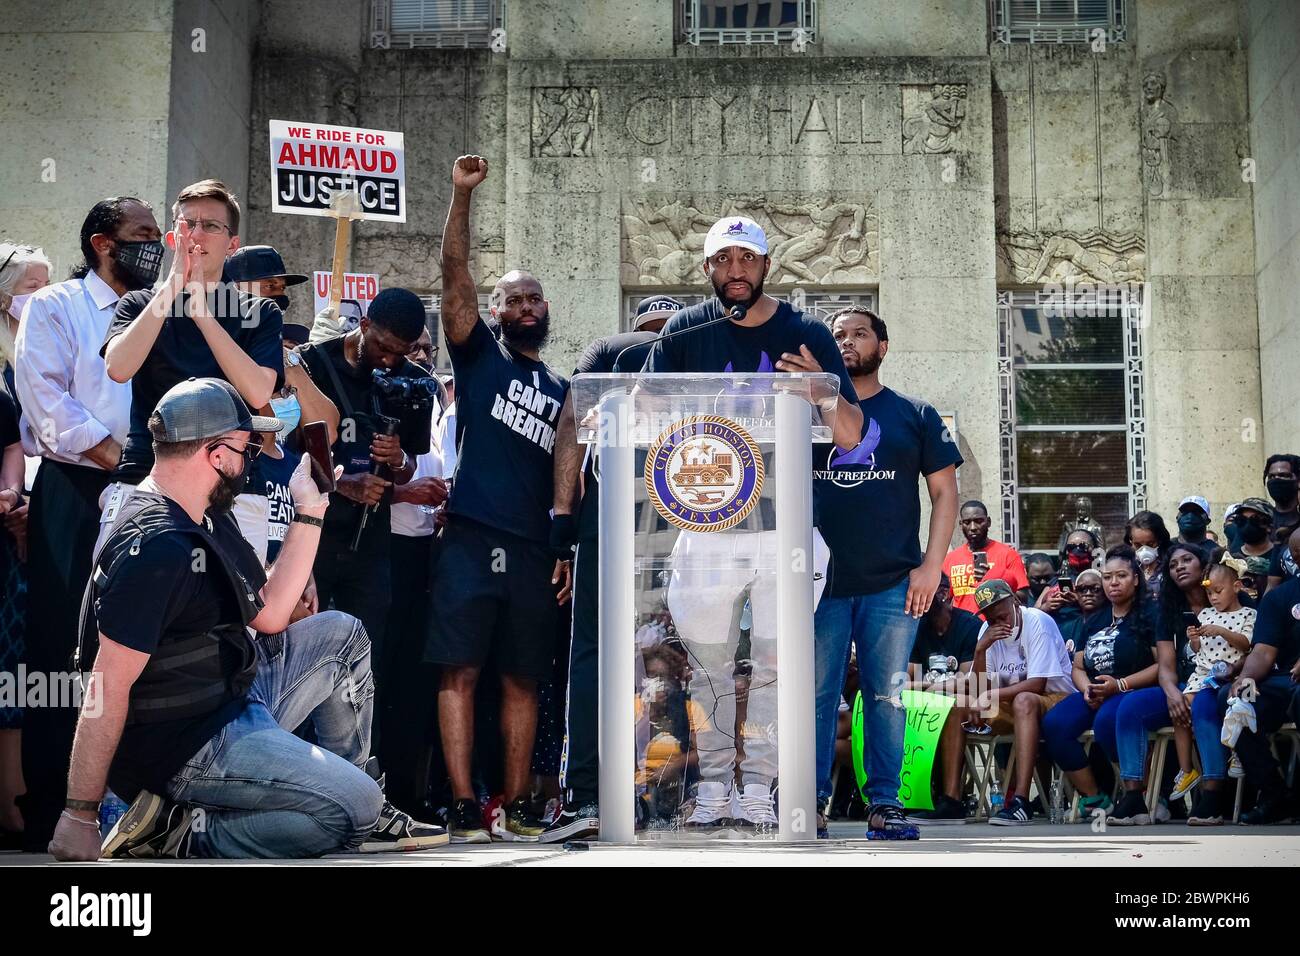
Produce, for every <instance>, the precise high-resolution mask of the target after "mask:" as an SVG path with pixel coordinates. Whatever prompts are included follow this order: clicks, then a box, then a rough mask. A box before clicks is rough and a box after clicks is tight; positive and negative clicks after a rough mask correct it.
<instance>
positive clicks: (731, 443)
mask: <svg viewBox="0 0 1300 956" xmlns="http://www.w3.org/2000/svg"><path fill="white" fill-rule="evenodd" d="M571 388H572V394H573V405H574V413H575V415H576V417H577V430H578V440H579V441H580V442H582V443H584V444H588V445H590V446H592V450H593V451H594V453H595V455H596V468H597V472H598V474H599V477H600V617H599V622H600V624H599V626H600V671H599V673H600V687H599V709H600V713H599V717H600V742H599V755H600V837H601V839H602V840H603V841H608V842H615V843H631V842H633V841H634V840H637V839H644V840H650V839H659V840H663V839H674V838H681V839H694V838H698V837H710V836H714V837H716V836H722V837H727V836H735V837H738V838H751V837H756V836H757V837H769V838H773V839H780V840H783V841H799V840H813V839H816V781H815V779H814V777H815V773H816V771H815V767H816V753H815V708H814V677H813V626H812V625H813V607H814V603H815V599H814V593H815V589H816V590H817V591H819V590H820V588H821V587H822V586H823V585H824V583H825V571H826V554H825V548H824V546H821V544H820V538H818V539H817V543H818V548H817V549H816V550H815V549H814V536H813V528H812V443H813V442H827V441H830V440H831V429H832V426H833V424H834V411H835V404H836V396H837V395H838V392H839V380H838V378H836V377H835V376H834V375H831V374H829V373H816V374H811V373H798V374H790V373H780V374H767V373H761V374H760V373H755V374H741V375H730V374H726V375H724V374H651V373H638V374H609V375H577V376H575V377H574V379H573V381H572V383H571ZM778 662H779V664H780V669H779V670H780V679H779V680H778V679H777V672H778V671H777V664H778ZM778 729H779V732H778ZM723 790H729V791H732V793H733V800H732V802H731V804H730V805H729V808H728V812H727V813H726V814H725V815H724V818H723V820H722V821H715V822H714V823H712V824H711V825H702V822H701V821H702V820H704V819H706V818H708V817H710V815H713V816H716V815H717V812H718V794H719V793H720V792H721V791H723ZM767 793H771V794H774V795H775V800H774V801H773V800H766V801H765V800H764V795H765V794H767ZM765 805H766V812H764V811H765ZM773 811H775V814H776V815H775V817H773V816H772V815H771V814H772V812H773Z"/></svg>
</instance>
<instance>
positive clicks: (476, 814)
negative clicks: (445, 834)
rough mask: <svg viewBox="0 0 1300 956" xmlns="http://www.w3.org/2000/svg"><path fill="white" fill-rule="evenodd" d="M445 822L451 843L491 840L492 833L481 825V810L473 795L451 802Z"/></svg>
mask: <svg viewBox="0 0 1300 956" xmlns="http://www.w3.org/2000/svg"><path fill="white" fill-rule="evenodd" d="M447 823H448V827H447V829H448V830H450V831H451V834H450V836H451V842H452V843H491V842H492V835H491V834H490V833H488V831H487V827H485V826H483V811H482V809H481V808H480V807H479V805H478V801H477V800H475V799H474V798H473V797H466V798H464V799H463V800H457V801H455V802H454V803H452V805H451V812H450V813H449V814H447Z"/></svg>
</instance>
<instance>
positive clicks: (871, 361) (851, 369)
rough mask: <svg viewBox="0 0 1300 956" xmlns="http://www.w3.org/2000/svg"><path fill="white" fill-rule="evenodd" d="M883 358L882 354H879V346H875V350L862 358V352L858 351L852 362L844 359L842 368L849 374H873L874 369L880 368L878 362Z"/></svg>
mask: <svg viewBox="0 0 1300 956" xmlns="http://www.w3.org/2000/svg"><path fill="white" fill-rule="evenodd" d="M883 360H884V356H883V355H881V354H880V348H879V347H877V348H876V351H875V352H873V353H872V354H871V355H868V356H867V357H866V358H863V357H862V353H860V352H859V353H858V357H857V358H856V359H854V360H853V361H852V362H850V361H849V360H848V359H845V360H844V369H845V371H847V372H848V373H849V375H873V374H875V371H876V369H878V368H880V363H881V362H882V361H883Z"/></svg>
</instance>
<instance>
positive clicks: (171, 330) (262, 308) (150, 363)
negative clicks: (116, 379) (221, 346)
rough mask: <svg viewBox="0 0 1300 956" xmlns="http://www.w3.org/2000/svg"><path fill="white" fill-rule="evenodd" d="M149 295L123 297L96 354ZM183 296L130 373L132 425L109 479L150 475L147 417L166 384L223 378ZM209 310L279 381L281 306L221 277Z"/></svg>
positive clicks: (131, 479)
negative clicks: (184, 309) (186, 312)
mask: <svg viewBox="0 0 1300 956" xmlns="http://www.w3.org/2000/svg"><path fill="white" fill-rule="evenodd" d="M153 296H154V291H153V290H152V289H139V290H137V291H135V292H128V293H127V294H126V295H124V296H122V298H121V300H119V301H118V303H117V312H116V313H115V314H114V316H113V321H112V323H111V324H110V325H109V327H108V334H107V335H106V336H105V337H104V344H103V345H102V346H101V347H100V350H99V351H100V354H101V355H103V354H104V353H105V352H106V351H107V349H108V344H109V343H110V342H112V341H113V339H115V338H117V336H119V335H121V334H122V333H123V332H125V331H126V330H127V328H129V327H130V325H131V323H132V322H134V321H135V320H136V318H137V317H138V316H139V315H140V313H141V312H143V311H144V308H145V306H147V305H148V304H149V300H150V299H152V298H153ZM188 298H189V295H188V293H182V294H181V296H180V297H179V298H178V299H177V301H176V303H175V305H174V306H173V315H169V316H168V317H167V319H166V320H165V321H164V322H163V326H162V328H161V329H160V330H159V332H158V338H157V339H155V340H154V344H153V348H152V349H150V350H149V355H148V356H147V357H146V358H145V360H144V364H143V365H141V366H140V370H139V371H138V372H136V373H135V375H133V376H132V377H131V424H130V428H129V429H128V431H127V436H126V444H124V445H123V446H122V460H121V462H119V463H118V466H117V470H116V471H114V473H113V480H114V481H123V482H126V483H127V484H129V485H135V484H139V483H140V482H141V481H142V480H143V479H144V477H145V475H147V474H149V470H150V469H151V468H152V467H153V438H152V437H151V436H150V434H149V416H150V415H152V414H153V411H154V409H155V408H157V407H158V400H159V399H160V398H162V397H163V395H164V394H166V392H167V391H168V390H169V389H171V388H172V387H173V386H175V385H179V384H180V383H181V382H183V381H185V380H186V379H188V378H220V379H224V378H225V377H226V373H225V372H223V371H222V370H221V366H220V365H219V364H218V363H217V357H216V356H215V355H213V354H212V348H211V347H210V346H209V345H208V341H207V339H205V338H204V337H203V332H202V330H200V328H199V327H198V325H196V324H195V323H194V320H193V319H191V318H190V317H189V316H188V315H184V314H183V313H182V311H181V309H182V307H183V305H185V304H187V302H188ZM208 309H209V311H210V312H211V313H212V315H213V316H215V317H216V319H217V321H218V322H219V323H220V325H221V327H222V328H223V329H224V330H225V331H226V333H227V334H228V335H229V336H230V337H231V338H232V339H234V341H235V344H236V345H238V346H239V347H240V348H241V349H243V350H244V353H245V354H247V355H248V357H249V358H251V359H252V360H253V361H254V362H256V363H257V364H258V365H260V366H262V367H263V368H269V369H273V370H274V371H275V387H276V388H279V387H280V386H281V385H283V384H284V364H283V355H282V352H281V345H280V327H281V325H282V324H283V317H282V315H281V313H280V307H279V306H278V305H276V304H275V303H274V302H272V301H271V300H270V299H263V298H260V297H258V296H252V295H248V294H246V293H244V292H240V291H238V290H237V289H236V288H235V287H234V286H233V285H231V284H230V283H226V282H222V283H219V284H218V285H217V286H216V287H215V289H214V290H213V291H212V292H210V293H209V294H208ZM177 316H179V318H178V317H177Z"/></svg>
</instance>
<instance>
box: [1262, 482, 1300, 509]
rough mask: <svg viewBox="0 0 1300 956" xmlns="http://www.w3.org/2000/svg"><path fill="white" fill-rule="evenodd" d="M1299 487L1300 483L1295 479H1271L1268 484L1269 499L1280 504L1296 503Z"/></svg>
mask: <svg viewBox="0 0 1300 956" xmlns="http://www.w3.org/2000/svg"><path fill="white" fill-rule="evenodd" d="M1297 485H1300V482H1298V481H1297V480H1296V479H1295V478H1270V479H1269V480H1268V482H1267V483H1266V486H1267V488H1268V494H1269V497H1270V498H1272V499H1273V500H1274V501H1276V502H1277V503H1278V504H1281V503H1282V502H1284V501H1294V500H1295V493H1296V487H1297Z"/></svg>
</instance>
